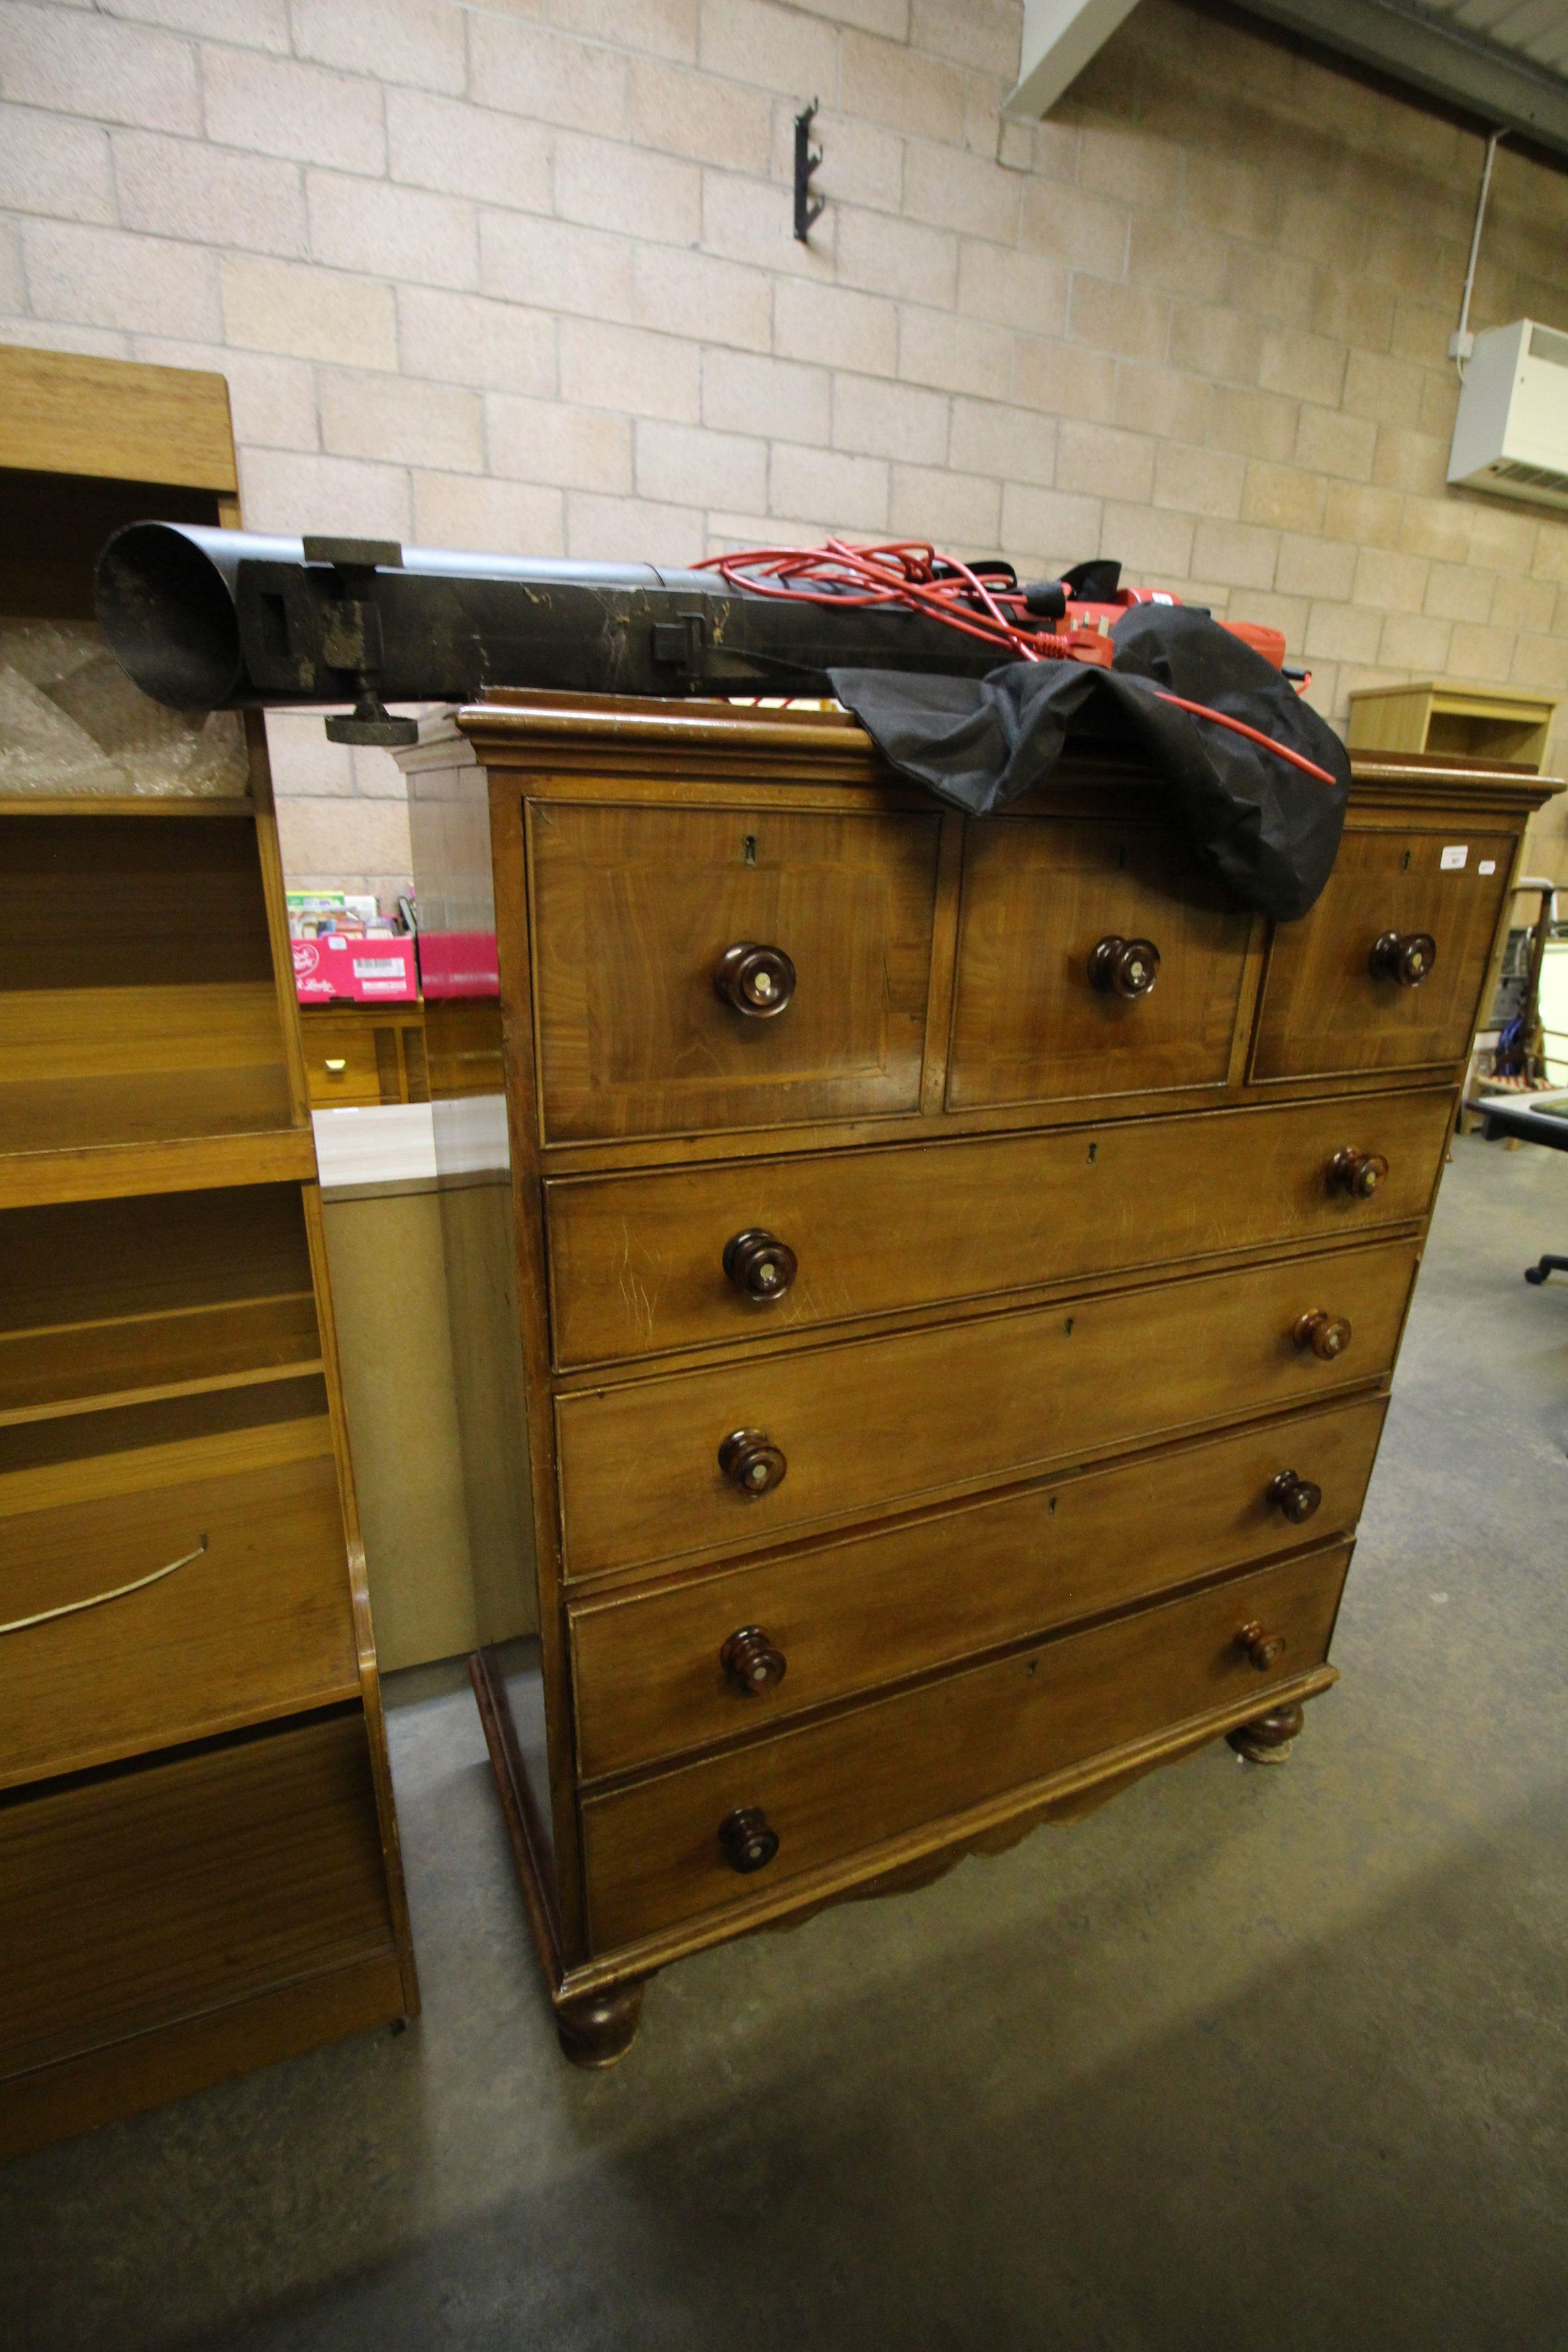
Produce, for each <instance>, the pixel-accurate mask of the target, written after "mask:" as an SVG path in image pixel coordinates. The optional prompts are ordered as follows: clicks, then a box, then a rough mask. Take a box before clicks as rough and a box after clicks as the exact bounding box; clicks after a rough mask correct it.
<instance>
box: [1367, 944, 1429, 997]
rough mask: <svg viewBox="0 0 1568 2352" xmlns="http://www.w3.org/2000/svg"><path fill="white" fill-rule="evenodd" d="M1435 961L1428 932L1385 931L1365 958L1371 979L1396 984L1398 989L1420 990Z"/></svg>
mask: <svg viewBox="0 0 1568 2352" xmlns="http://www.w3.org/2000/svg"><path fill="white" fill-rule="evenodd" d="M1367 961H1368V963H1369V965H1370V966H1371V969H1372V976H1373V979H1374V980H1394V981H1397V982H1398V983H1399V985H1400V987H1401V988H1419V987H1420V985H1421V983H1422V982H1423V981H1424V980H1425V979H1426V978H1427V976H1428V974H1429V973H1430V971H1431V970H1432V967H1433V965H1434V964H1435V963H1436V961H1437V942H1436V940H1435V939H1434V938H1433V937H1432V934H1431V932H1430V931H1384V932H1383V933H1382V934H1381V935H1380V936H1379V937H1378V938H1377V939H1375V940H1373V943H1372V953H1371V954H1370V956H1369V957H1368V958H1367Z"/></svg>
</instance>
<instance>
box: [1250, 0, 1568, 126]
mask: <svg viewBox="0 0 1568 2352" xmlns="http://www.w3.org/2000/svg"><path fill="white" fill-rule="evenodd" d="M1243 5H1245V6H1247V8H1249V9H1250V10H1251V11H1252V12H1253V14H1254V15H1256V16H1267V17H1268V19H1269V21H1270V22H1271V23H1272V24H1276V25H1284V26H1287V27H1288V28H1289V30H1290V31H1291V32H1294V33H1305V34H1306V35H1307V36H1308V37H1310V39H1312V40H1314V41H1318V42H1320V43H1321V44H1323V45H1324V46H1325V47H1329V48H1333V49H1340V50H1342V51H1343V52H1344V53H1345V54H1346V55H1347V56H1349V57H1352V58H1359V59H1360V61H1361V63H1362V64H1363V65H1368V66H1375V67H1376V68H1378V69H1379V70H1380V71H1381V72H1383V73H1385V74H1392V75H1393V76H1394V78H1395V79H1398V80H1400V81H1405V82H1411V83H1414V85H1415V88H1416V89H1424V90H1427V91H1429V92H1430V93H1431V95H1432V96H1433V97H1434V98H1440V99H1444V100H1447V103H1448V104H1449V105H1450V106H1458V107H1462V108H1463V109H1464V110H1465V111H1466V112H1467V113H1469V114H1473V115H1475V116H1476V117H1477V118H1478V120H1479V121H1483V122H1486V123H1489V124H1490V125H1491V126H1492V127H1493V128H1494V129H1497V130H1507V131H1522V132H1524V133H1525V135H1526V136H1527V137H1529V138H1531V139H1533V140H1536V141H1537V142H1539V143H1540V144H1541V145H1542V146H1545V147H1551V148H1552V149H1554V150H1555V151H1556V152H1558V153H1560V154H1564V155H1568V80H1565V79H1563V76H1562V75H1561V74H1556V73H1552V71H1551V70H1550V68H1547V67H1545V66H1538V65H1535V64H1534V63H1532V61H1531V59H1530V58H1527V57H1524V56H1523V55H1521V53H1520V52H1519V51H1517V50H1514V49H1509V48H1505V47H1503V45H1502V44H1501V42H1500V41H1489V40H1488V39H1487V38H1486V37H1485V36H1484V35H1483V34H1479V33H1470V32H1467V31H1466V29H1465V28H1464V26H1462V25H1458V24H1456V23H1455V22H1454V20H1453V19H1452V18H1451V17H1447V16H1434V15H1433V14H1432V12H1431V10H1430V9H1427V8H1424V7H1422V6H1421V5H1420V4H1419V0H1243Z"/></svg>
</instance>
